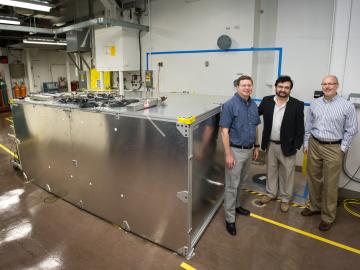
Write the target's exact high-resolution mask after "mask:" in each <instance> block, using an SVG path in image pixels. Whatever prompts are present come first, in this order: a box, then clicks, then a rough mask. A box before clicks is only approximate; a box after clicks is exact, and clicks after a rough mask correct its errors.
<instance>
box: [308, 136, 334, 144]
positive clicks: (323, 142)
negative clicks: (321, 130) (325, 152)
mask: <svg viewBox="0 0 360 270" xmlns="http://www.w3.org/2000/svg"><path fill="white" fill-rule="evenodd" d="M312 137H313V138H314V140H315V141H317V142H318V143H320V144H340V143H341V140H338V141H332V142H327V141H320V140H319V139H318V138H315V137H314V135H312Z"/></svg>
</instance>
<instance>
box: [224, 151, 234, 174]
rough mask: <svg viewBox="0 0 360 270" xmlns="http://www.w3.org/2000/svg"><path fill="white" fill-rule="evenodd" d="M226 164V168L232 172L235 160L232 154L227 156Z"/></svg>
mask: <svg viewBox="0 0 360 270" xmlns="http://www.w3.org/2000/svg"><path fill="white" fill-rule="evenodd" d="M225 163H226V167H228V168H229V169H230V170H231V169H232V168H234V166H235V160H234V157H233V156H232V154H230V155H227V156H225Z"/></svg>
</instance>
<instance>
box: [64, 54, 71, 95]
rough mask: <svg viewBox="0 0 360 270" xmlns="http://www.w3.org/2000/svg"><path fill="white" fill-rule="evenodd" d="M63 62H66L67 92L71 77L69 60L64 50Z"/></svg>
mask: <svg viewBox="0 0 360 270" xmlns="http://www.w3.org/2000/svg"><path fill="white" fill-rule="evenodd" d="M65 62H66V80H67V87H68V92H71V77H70V62H69V57H68V55H67V53H66V52H65Z"/></svg>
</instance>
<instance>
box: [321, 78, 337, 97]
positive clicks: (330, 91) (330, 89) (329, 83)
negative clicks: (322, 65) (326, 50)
mask: <svg viewBox="0 0 360 270" xmlns="http://www.w3.org/2000/svg"><path fill="white" fill-rule="evenodd" d="M338 86H339V81H338V79H337V77H336V76H335V75H327V76H325V77H324V78H323V80H322V82H321V87H322V91H323V93H324V98H325V99H328V100H330V99H332V98H333V97H335V96H336V90H337V89H338Z"/></svg>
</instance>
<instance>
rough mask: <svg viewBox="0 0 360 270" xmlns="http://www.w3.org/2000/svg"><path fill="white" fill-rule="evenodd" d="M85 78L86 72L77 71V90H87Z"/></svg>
mask: <svg viewBox="0 0 360 270" xmlns="http://www.w3.org/2000/svg"><path fill="white" fill-rule="evenodd" d="M87 88H88V87H87V76H86V71H83V70H79V89H80V90H83V89H87Z"/></svg>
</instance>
